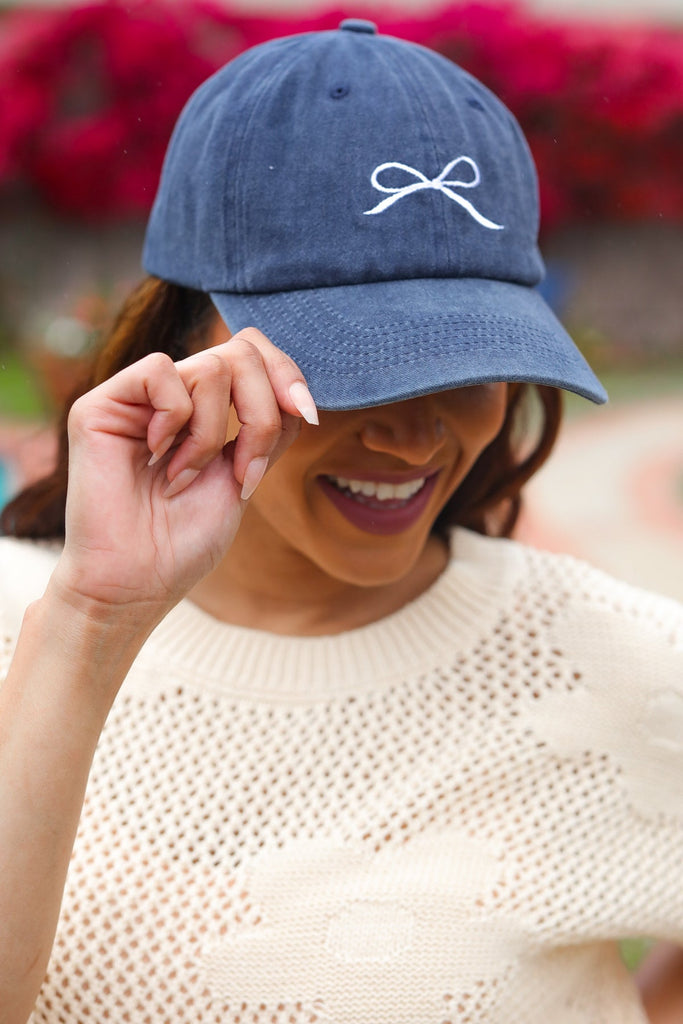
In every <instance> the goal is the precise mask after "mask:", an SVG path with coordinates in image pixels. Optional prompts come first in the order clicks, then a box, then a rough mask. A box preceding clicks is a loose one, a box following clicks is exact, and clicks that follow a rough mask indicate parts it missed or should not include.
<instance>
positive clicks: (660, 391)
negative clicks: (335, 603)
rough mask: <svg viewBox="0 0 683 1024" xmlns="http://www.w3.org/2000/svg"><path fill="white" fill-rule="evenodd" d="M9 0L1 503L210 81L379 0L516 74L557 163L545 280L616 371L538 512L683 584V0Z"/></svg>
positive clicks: (4, 86) (578, 405) (547, 206)
mask: <svg viewBox="0 0 683 1024" xmlns="http://www.w3.org/2000/svg"><path fill="white" fill-rule="evenodd" d="M334 2H335V0H331V2H330V3H322V2H321V3H311V2H310V0H263V2H262V3H259V4H256V3H254V2H250V0H230V2H226V3H222V2H219V0H127V2H125V3H123V2H116V0H112V2H88V3H84V2H71V3H63V2H56V0H55V2H51V3H49V4H45V3H41V4H37V3H13V4H7V3H5V5H4V6H0V96H2V103H1V105H0V506H1V505H2V503H3V502H4V501H6V500H7V499H8V497H9V496H10V495H11V494H12V493H13V492H15V491H16V489H17V488H18V487H19V486H21V484H22V483H24V482H26V481H27V480H29V479H31V478H32V477H34V476H35V475H37V474H39V473H41V472H43V471H44V470H45V469H46V468H47V467H49V465H50V462H51V459H52V457H53V438H52V428H51V426H50V423H51V421H52V417H53V415H54V412H55V410H56V409H57V408H59V405H60V403H61V402H62V401H63V399H64V396H65V395H66V394H67V393H68V392H69V391H70V390H71V389H72V388H73V386H74V385H75V384H76V382H77V380H78V377H79V375H80V374H81V373H82V372H83V368H84V367H85V366H87V362H88V359H89V357H90V355H91V353H92V351H93V349H94V347H95V346H96V345H97V342H98V338H99V336H100V333H101V331H102V330H103V328H104V327H105V326H106V324H107V323H108V321H109V319H110V317H111V316H112V314H113V312H114V310H115V309H116V307H117V305H118V303H119V301H120V299H121V297H122V295H123V294H125V292H126V291H127V290H128V288H129V286H130V285H131V284H133V283H135V282H136V281H137V280H139V278H140V276H141V270H140V264H139V254H140V248H141V240H142V235H143V229H144V222H145V218H146V215H147V212H148V210H149V207H150V205H151V202H152V199H153V196H154V192H155V188H156V184H157V180H158V175H159V170H160V165H161V160H162V156H163V152H164V149H165V145H166V142H167V140H168V137H169V134H170V131H171V128H172V125H173V122H174V120H175V117H176V116H177V114H178V112H179V110H180V108H181V106H182V104H183V102H184V101H185V99H186V98H187V97H188V96H189V94H190V93H191V91H192V90H193V89H194V88H195V87H196V85H198V84H199V82H200V81H202V80H203V79H204V78H205V77H206V76H207V75H208V74H210V73H211V72H212V71H213V70H214V69H216V68H217V67H219V66H220V65H221V64H222V63H224V62H225V61H226V60H227V59H229V58H231V57H232V56H234V55H236V54H237V53H239V52H240V51H241V50H242V49H244V48H245V47H247V46H251V45H253V44H254V43H257V42H260V41H263V40H265V39H267V38H270V37H273V36H278V35H285V34H289V33H291V32H297V31H301V30H307V29H320V28H335V27H336V26H337V25H338V23H339V21H340V20H341V18H342V17H346V16H352V17H366V18H370V19H372V20H373V21H375V22H377V24H378V25H379V27H380V30H381V31H383V32H387V33H391V34H394V35H398V36H402V37H404V38H407V39H413V40H415V41H417V42H420V43H423V44H425V45H428V46H431V47H433V48H435V49H437V50H439V51H441V52H442V53H445V54H447V55H448V56H449V57H452V58H453V59H455V60H456V61H457V62H458V63H460V64H462V65H463V66H465V67H466V68H468V69H469V70H470V71H472V72H473V73H474V74H475V75H476V76H477V77H479V78H480V79H481V80H482V81H484V82H485V83H486V84H488V85H489V86H490V87H491V88H492V89H493V90H494V91H495V92H497V93H498V94H499V95H500V96H501V97H502V99H503V100H504V101H505V102H506V103H507V104H508V106H509V107H510V108H511V109H512V110H513V111H514V112H515V114H516V115H517V117H518V119H519V120H520V122H521V124H522V127H523V128H524V130H525V132H526V134H527V137H528V138H529V141H530V144H531V148H532V150H533V153H534V156H535V159H536V162H537V165H538V168H539V174H540V179H541V195H542V208H543V234H542V248H543V250H544V255H545V257H546V260H547V263H548V277H547V280H546V282H545V285H544V287H545V293H546V296H547V298H548V299H549V300H550V302H551V303H552V304H553V306H554V307H555V309H556V310H557V312H558V313H559V315H560V316H561V317H562V318H563V320H564V322H565V323H566V324H567V326H568V327H569V329H570V331H571V332H572V334H573V336H574V337H575V339H576V341H577V343H578V344H579V346H580V347H581V348H582V349H583V351H584V353H585V354H586V356H587V357H588V359H589V361H591V363H592V364H593V366H594V367H595V369H596V370H597V371H598V373H599V374H601V375H602V376H603V378H604V380H605V383H606V385H607V387H608V390H609V391H610V393H611V399H612V400H611V403H610V405H609V406H608V407H607V408H601V409H595V408H592V407H590V406H589V405H588V403H585V402H581V401H578V400H577V401H574V400H571V401H569V402H568V409H567V413H568V415H567V422H566V425H565V428H564V431H563V435H562V438H561V441H560V444H559V446H558V450H557V453H556V455H555V457H554V459H553V460H551V463H550V464H549V465H548V467H547V469H544V470H543V471H542V472H541V473H540V474H539V476H538V477H537V479H536V480H535V481H534V482H533V483H532V486H531V488H530V491H529V500H528V503H527V511H526V513H525V516H524V519H523V521H522V524H521V527H520V536H522V537H523V538H524V539H526V540H529V541H531V542H532V543H538V544H541V545H543V546H545V547H550V548H561V549H565V550H570V551H573V552H575V553H577V554H579V555H582V556H584V557H588V558H589V559H590V560H591V561H593V562H594V563H596V564H598V565H601V566H603V567H604V568H606V569H608V570H610V571H611V572H613V573H615V574H617V575H620V576H622V577H624V578H627V579H630V580H632V581H633V582H636V583H640V584H642V585H645V586H648V587H651V588H654V589H657V590H660V591H662V592H664V593H670V594H672V595H673V596H676V597H678V598H679V599H683V0H630V2H628V0H526V2H519V3H508V2H493V0H491V2H464V0H456V2H452V3H450V4H447V5H444V4H443V3H439V4H437V3H421V2H419V0H413V2H410V0H400V2H396V0H394V2H393V3H392V4H390V5H389V4H386V5H385V4H382V3H379V2H374V0H357V2H355V3H349V4H340V5H338V6H334V7H333V6H332V4H333V3H334Z"/></svg>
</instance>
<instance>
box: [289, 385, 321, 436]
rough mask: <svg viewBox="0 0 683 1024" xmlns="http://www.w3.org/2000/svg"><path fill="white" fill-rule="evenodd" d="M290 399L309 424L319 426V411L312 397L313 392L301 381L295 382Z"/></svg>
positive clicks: (290, 390)
mask: <svg viewBox="0 0 683 1024" xmlns="http://www.w3.org/2000/svg"><path fill="white" fill-rule="evenodd" d="M289 397H290V398H291V399H292V401H293V402H294V405H295V406H296V407H297V409H298V410H299V412H300V413H301V415H302V416H303V418H304V419H305V420H306V422H307V423H311V424H313V426H316V427H317V426H318V423H319V422H320V421H319V420H318V410H317V409H316V407H315V402H314V401H313V398H312V396H311V392H310V391H309V390H308V388H307V387H306V385H305V384H303V383H302V382H301V381H300V380H296V381H294V383H293V384H292V386H291V387H290V389H289Z"/></svg>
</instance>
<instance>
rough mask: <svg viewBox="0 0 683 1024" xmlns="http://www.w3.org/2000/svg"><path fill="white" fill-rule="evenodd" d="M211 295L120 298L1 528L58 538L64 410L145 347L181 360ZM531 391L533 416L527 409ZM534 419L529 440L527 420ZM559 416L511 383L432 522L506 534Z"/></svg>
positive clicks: (147, 284) (161, 289) (155, 286)
mask: <svg viewBox="0 0 683 1024" xmlns="http://www.w3.org/2000/svg"><path fill="white" fill-rule="evenodd" d="M215 315H216V314H215V308H214V306H213V304H212V302H211V299H210V298H209V296H208V295H207V294H206V293H204V292H199V291H194V290H193V289H191V288H184V287H181V286H180V285H175V284H170V283H168V282H166V281H161V280H159V279H157V278H153V277H150V278H147V279H146V280H144V281H143V282H142V284H140V285H139V286H138V288H136V289H135V290H134V291H133V292H132V293H131V295H130V296H129V298H128V300H127V302H126V303H125V304H124V306H123V308H122V310H121V312H120V314H119V316H118V318H117V319H116V321H115V322H114V324H113V326H112V328H111V330H110V332H109V334H108V336H107V337H106V339H105V342H104V345H103V347H102V349H101V351H100V352H99V354H98V355H97V356H96V357H95V359H94V361H93V367H92V370H91V373H90V374H89V376H87V377H86V379H85V380H84V382H83V385H82V386H81V387H80V388H79V389H78V390H77V391H76V392H75V393H74V394H73V395H72V396H71V399H70V400H69V402H67V404H66V407H65V409H64V410H63V412H62V415H61V418H60V421H59V425H58V451H57V461H56V464H55V468H54V469H53V471H52V472H51V473H50V474H49V475H47V476H45V477H43V478H42V479H41V480H38V481H37V482H36V483H34V484H31V485H29V486H28V487H26V488H25V489H24V490H23V491H21V492H20V493H19V494H18V495H17V496H16V497H15V498H14V499H13V500H12V501H10V502H9V504H8V505H7V506H6V507H5V509H4V511H3V512H2V515H1V516H0V527H1V528H2V530H3V532H4V533H6V534H11V535H13V536H15V537H30V538H34V539H48V538H49V539H57V538H63V536H64V509H65V503H66V490H67V484H68V454H69V453H68V437H67V419H68V414H69V409H70V407H71V405H72V404H73V402H74V401H75V400H76V398H78V397H79V395H81V394H83V393H85V391H87V390H89V389H90V388H92V387H95V386H96V385H97V384H100V383H101V382H102V381H104V380H107V379H108V378H109V377H111V376H113V375H114V374H115V373H118V371H119V370H122V369H123V368H124V367H125V366H129V365H130V364H131V363H134V362H136V361H137V360H138V359H141V358H142V357H143V356H145V355H147V354H148V353H150V352H165V353H167V355H169V356H170V357H171V358H172V359H174V360H178V359H182V358H184V357H185V356H186V355H188V354H189V352H190V351H191V350H192V349H193V348H195V347H199V346H200V345H201V340H202V336H203V333H204V331H205V330H206V329H207V328H208V326H209V325H210V323H211V321H212V320H213V318H214V316H215ZM534 393H535V394H536V396H537V399H538V403H537V404H538V409H537V410H536V413H535V415H534V414H533V410H532V411H531V414H530V404H531V402H532V400H533V396H534ZM531 418H533V419H534V420H535V421H536V424H535V428H534V431H533V433H534V434H535V439H534V440H533V441H531V442H530V441H529V432H530V423H529V420H530V419H531ZM560 419H561V393H560V392H559V391H557V389H555V388H549V387H541V386H539V385H532V384H512V385H510V398H509V401H508V407H507V413H506V417H505V421H504V423H503V426H502V428H501V430H500V432H499V433H498V435H497V436H496V438H495V439H494V440H493V441H492V442H491V444H490V445H489V446H488V447H487V448H486V449H485V451H484V452H483V453H482V454H481V455H480V457H479V459H478V460H477V462H476V463H475V465H474V466H473V468H472V470H471V471H470V473H469V474H468V476H467V478H466V479H465V481H464V482H463V483H462V484H461V486H460V487H459V488H458V490H457V492H456V493H455V494H454V495H453V497H452V498H451V500H450V502H449V503H448V505H446V507H445V508H444V510H443V511H442V513H441V515H440V516H439V518H438V520H437V522H436V523H435V525H434V530H435V532H437V533H439V534H441V535H445V534H446V533H447V532H448V530H449V529H450V528H451V527H452V526H455V525H458V526H465V527H468V528H470V529H472V530H475V531H477V532H478V533H484V534H488V535H490V536H509V535H510V534H511V532H512V530H513V528H514V525H515V523H516V521H517V518H518V516H519V512H520V507H521V491H522V487H523V486H524V484H525V483H526V481H527V480H528V479H529V478H530V477H531V476H532V475H533V474H534V473H535V472H536V470H537V469H538V468H539V466H540V465H541V464H542V463H543V462H544V461H545V459H546V458H547V456H548V455H549V453H550V450H551V448H552V446H553V444H554V442H555V438H556V436H557V431H558V429H559V425H560Z"/></svg>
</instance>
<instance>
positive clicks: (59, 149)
mask: <svg viewBox="0 0 683 1024" xmlns="http://www.w3.org/2000/svg"><path fill="white" fill-rule="evenodd" d="M345 13H346V12H345V11H343V10H329V11H326V12H322V13H320V14H317V15H315V16H307V17H303V18H302V17H298V18H294V17H287V18H284V17H283V18H274V17H271V18H265V17H259V18H255V17H252V16H248V15H246V14H244V13H238V12H235V11H230V10H229V9H227V8H226V7H224V6H218V5H215V4H213V3H212V2H211V0H133V2H132V3H131V2H127V3H126V4H125V5H124V3H123V2H119V0H103V2H94V3H88V4H84V5H82V6H76V7H69V8H67V9H62V10H55V9H53V8H50V9H48V10H36V9H33V10H30V11H21V12H12V13H5V14H4V15H2V16H0V17H1V20H0V26H1V28H2V42H0V90H2V95H3V96H5V97H10V98H11V100H10V102H5V103H3V104H2V106H1V107H0V188H5V189H8V188H10V187H11V186H12V185H13V184H16V183H21V184H23V185H24V187H29V188H31V189H33V190H34V192H35V193H37V194H38V195H39V196H41V197H43V199H44V200H45V201H46V202H47V203H49V204H51V205H52V206H53V207H55V208H56V209H58V210H60V211H62V212H65V213H68V214H71V215H74V216H78V217H82V218H88V219H91V220H98V221H102V220H105V219H107V218H120V217H123V216H129V215H138V216H139V215H142V214H144V213H146V212H147V210H148V209H149V206H150V204H151V202H152V199H153V196H154V193H155V190H156V185H157V181H158V176H159V171H160V168H161V162H162V159H163V154H164V151H165V147H166V144H167V141H168V138H169V135H170V132H171V129H172V127H173V123H174V121H175V119H176V117H177V115H178V113H179V111H180V109H181V107H182V105H183V103H184V102H185V100H186V99H187V98H188V97H189V95H190V93H191V92H192V91H193V90H194V88H195V87H196V86H197V85H198V84H199V83H200V82H201V81H202V80H203V79H204V78H206V77H207V76H208V75H209V74H210V73H212V72H213V71H214V70H216V69H217V68H218V67H220V66H221V65H222V64H223V63H225V61H226V60H229V59H230V58H231V57H233V56H234V55H236V54H237V53H238V52H240V51H241V50H242V49H244V48H246V47H247V46H251V45H254V44H255V43H258V42H262V41H264V40H266V39H269V38H272V37H274V36H279V35H287V34H290V33H294V32H300V31H309V30H315V29H325V28H334V27H336V25H337V24H338V23H339V21H340V20H341V18H342V17H344V16H345ZM368 16H369V17H373V14H372V12H369V14H368ZM375 20H377V21H378V22H379V24H380V28H381V30H382V31H384V32H387V33H390V34H393V35H397V36H401V37H403V38H407V39H412V40H414V41H416V42H419V43H422V44H425V45H429V46H432V47H433V48H434V49H437V50H439V51H441V52H442V53H445V54H446V55H447V56H449V57H452V58H453V59H454V60H456V61H457V62H458V63H460V64H462V65H463V66H464V67H466V68H467V69H468V70H470V71H472V73H473V74H475V75H476V76H477V77H479V78H480V79H481V80H482V81H484V82H485V83H486V84H487V85H489V86H490V87H491V88H492V89H493V90H494V92H497V93H498V94H499V95H500V96H501V97H502V99H503V100H504V101H505V102H506V103H507V104H508V106H509V107H510V108H511V109H512V110H513V111H514V113H515V114H516V115H517V117H518V119H519V120H520V122H521V124H522V127H523V128H524V130H525V132H526V134H527V137H528V138H529V142H530V145H531V148H532V151H533V153H534V157H535V159H536V162H537V164H538V168H539V176H540V180H541V199H542V206H543V217H544V223H545V225H546V227H547V226H553V225H556V224H558V223H561V222H564V221H566V220H569V219H574V220H576V219H586V218H605V219H624V218H628V219H632V218H646V217H649V218H652V217H660V216H664V217H667V218H678V219H680V218H681V217H683V175H682V174H681V167H683V32H681V31H680V30H674V29H673V28H672V29H671V30H664V29H663V28H661V27H654V26H648V27H643V26H628V27H626V26H621V27H616V26H614V25H610V26H605V25H603V26H601V25H595V24H587V23H581V22H577V21H562V22H560V21H557V20H553V21H543V20H541V19H540V18H539V17H538V16H534V15H531V14H530V13H528V12H525V11H524V9H523V8H522V7H520V6H517V5H515V4H511V3H482V2H460V3H453V4H452V5H451V6H449V7H447V8H446V9H443V10H442V11H440V12H438V13H436V14H432V15H424V16H423V15H420V16H419V17H414V18H411V17H408V16H407V15H406V14H401V15H398V14H397V15H394V16H381V17H380V16H379V15H376V16H375Z"/></svg>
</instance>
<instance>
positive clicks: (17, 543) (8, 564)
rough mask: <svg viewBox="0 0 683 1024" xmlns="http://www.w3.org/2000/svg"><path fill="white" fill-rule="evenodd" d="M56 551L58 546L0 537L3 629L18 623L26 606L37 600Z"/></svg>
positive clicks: (51, 569)
mask: <svg viewBox="0 0 683 1024" xmlns="http://www.w3.org/2000/svg"><path fill="white" fill-rule="evenodd" d="M60 551H61V544H59V543H58V542H53V541H49V542H48V541H31V540H18V539H17V538H16V537H0V615H1V616H2V619H3V623H4V624H5V626H6V627H11V626H12V625H13V624H17V623H16V620H17V619H18V621H19V623H20V622H21V618H22V617H23V614H24V611H25V609H26V607H27V605H29V604H30V603H31V601H35V600H36V599H37V598H38V597H40V596H41V594H42V593H43V591H44V590H45V587H46V586H47V582H48V580H49V578H50V576H51V574H52V571H53V569H54V567H55V564H56V562H57V559H58V558H59V554H60Z"/></svg>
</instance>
